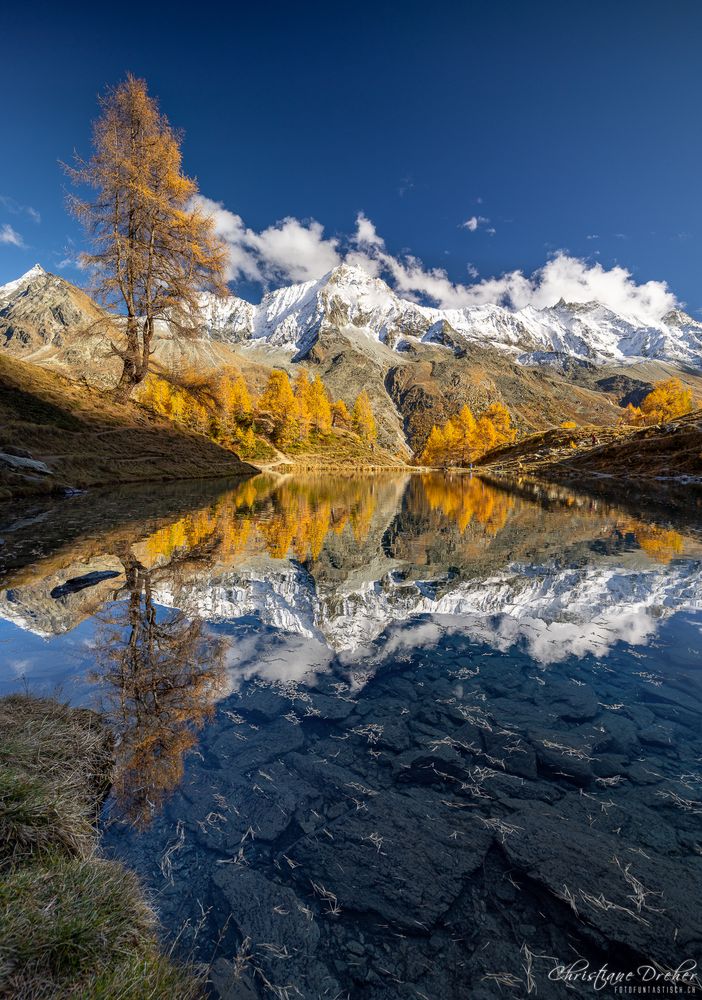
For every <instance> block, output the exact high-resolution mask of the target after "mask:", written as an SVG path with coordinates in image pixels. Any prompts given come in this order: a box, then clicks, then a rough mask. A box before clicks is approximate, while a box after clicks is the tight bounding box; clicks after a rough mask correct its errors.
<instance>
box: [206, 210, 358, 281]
mask: <svg viewBox="0 0 702 1000" xmlns="http://www.w3.org/2000/svg"><path fill="white" fill-rule="evenodd" d="M196 203H197V204H198V205H199V207H200V208H202V209H203V211H205V212H206V213H207V214H208V215H211V216H212V218H213V219H214V223H215V229H216V231H217V234H218V235H219V236H220V237H221V238H222V239H223V240H224V241H225V242H226V243H227V245H228V247H229V273H228V275H227V276H228V278H229V280H230V281H234V280H236V279H239V278H248V279H249V280H251V281H258V282H260V283H262V284H268V283H270V282H275V281H277V280H281V281H311V280H313V279H315V278H321V277H322V275H323V274H326V273H327V271H330V270H331V269H332V268H333V267H335V266H336V265H337V264H339V263H341V259H342V258H341V255H340V253H339V241H338V240H337V239H336V238H334V237H332V238H329V239H326V238H325V237H324V227H323V226H322V224H321V223H319V222H315V221H314V219H313V220H311V221H310V222H308V223H305V222H300V220H299V219H294V218H292V217H288V218H286V219H283V220H282V221H280V222H277V223H276V224H275V225H273V226H268V228H266V229H264V230H262V231H261V232H260V233H257V232H255V231H254V230H253V229H249V228H248V227H247V226H246V225H245V224H244V221H243V219H242V218H241V216H239V215H235V214H234V212H230V211H229V210H228V209H226V208H225V207H224V206H223V205H222V204H221V203H220V202H216V201H212V200H211V199H209V198H204V197H202V196H198V198H197V199H196ZM371 225H372V224H371Z"/></svg>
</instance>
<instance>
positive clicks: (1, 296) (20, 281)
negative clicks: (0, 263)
mask: <svg viewBox="0 0 702 1000" xmlns="http://www.w3.org/2000/svg"><path fill="white" fill-rule="evenodd" d="M45 274H46V271H45V270H44V268H43V267H42V266H41V264H35V265H34V267H30V269H29V270H28V271H26V272H25V273H24V274H22V275H20V277H19V278H15V280H14V281H8V282H7V284H6V285H0V306H2V305H4V304H5V303H6V302H9V300H10V299H11V298H12V297H13V296H14V295H15V293H16V292H20V291H23V290H24V289H26V288H28V287H29V285H30V284H31V283H32V282H33V281H34V279H35V278H42V277H44V275H45Z"/></svg>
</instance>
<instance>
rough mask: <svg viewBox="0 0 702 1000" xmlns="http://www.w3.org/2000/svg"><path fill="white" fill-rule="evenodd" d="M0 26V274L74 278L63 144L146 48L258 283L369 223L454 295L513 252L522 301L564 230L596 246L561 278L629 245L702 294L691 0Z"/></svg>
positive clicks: (146, 15) (235, 252)
mask: <svg viewBox="0 0 702 1000" xmlns="http://www.w3.org/2000/svg"><path fill="white" fill-rule="evenodd" d="M3 43H4V44H3V76H4V80H5V88H4V89H5V97H4V101H3V111H2V125H3V127H2V134H3V138H4V142H3V146H4V149H3V155H2V158H1V160H0V196H2V197H1V198H0V282H3V281H6V280H9V279H11V278H13V277H16V276H17V275H18V274H19V273H21V272H22V271H23V270H26V269H27V268H28V267H29V266H31V265H32V264H33V263H34V262H35V261H37V260H38V261H39V262H41V263H42V264H43V265H44V266H45V267H46V268H47V269H49V270H54V271H58V270H60V271H61V273H63V274H64V275H65V276H66V277H67V278H69V279H71V280H75V281H80V279H81V274H80V272H79V271H78V270H76V269H75V266H74V264H73V263H72V261H73V260H74V259H75V254H76V249H77V248H79V247H80V241H81V236H80V232H79V230H78V229H77V227H76V225H75V224H74V223H73V222H72V221H71V220H70V219H69V218H68V217H67V215H66V212H65V208H64V191H65V187H66V181H65V179H64V177H63V175H62V172H61V169H60V167H59V163H58V161H59V160H62V159H63V160H65V159H70V157H71V155H72V151H73V149H74V148H76V149H78V150H79V151H80V152H87V151H88V147H89V136H90V121H91V119H92V118H93V117H94V116H95V113H96V95H97V93H98V92H101V91H102V90H103V89H104V87H105V85H106V84H108V83H114V82H116V81H118V80H120V79H121V78H122V77H123V76H124V74H125V72H126V71H127V70H130V71H132V72H133V73H135V74H137V75H140V76H144V77H146V79H147V80H148V82H149V85H150V89H151V91H152V92H153V93H154V94H156V95H158V97H159V98H160V101H161V104H162V107H163V110H164V111H165V112H166V114H167V115H168V116H169V118H170V119H171V121H172V123H173V124H174V125H176V126H178V127H182V128H183V129H184V130H185V133H186V137H185V144H184V162H185V168H186V170H187V172H189V173H190V174H193V175H195V176H196V177H197V178H198V181H199V184H200V189H201V191H202V193H203V195H204V196H205V197H206V198H207V199H210V200H211V201H212V203H217V205H218V206H221V207H220V208H218V209H217V211H219V212H220V213H221V215H220V218H219V221H220V225H221V227H222V231H223V233H224V234H225V235H228V238H229V239H230V242H231V243H232V259H233V265H232V276H233V277H234V278H235V279H236V284H235V286H234V287H235V288H237V289H238V290H239V291H242V292H245V293H246V294H248V295H249V297H252V298H255V297H257V296H258V295H260V291H261V284H262V283H263V285H269V286H270V285H275V284H277V283H283V282H287V281H290V280H295V279H296V278H298V277H306V276H315V274H316V273H317V271H318V270H319V269H320V268H321V267H323V266H324V264H325V263H326V262H329V261H334V260H335V259H337V258H338V257H340V256H343V255H344V253H345V252H347V250H349V249H350V250H351V251H352V252H356V253H357V252H359V250H364V246H362V243H363V240H364V239H370V240H371V242H370V243H368V242H366V244H365V251H369V250H370V253H368V252H366V256H367V257H368V256H370V257H372V258H373V259H374V260H376V262H378V260H379V257H380V264H378V268H379V269H380V268H381V266H382V271H383V273H384V274H387V275H388V277H390V278H391V279H392V280H393V281H394V283H395V284H396V285H398V287H400V289H401V290H403V291H404V292H406V293H407V294H409V295H415V296H419V297H427V296H428V297H429V299H430V300H433V301H436V302H438V303H440V304H443V305H452V304H462V303H463V302H464V301H472V298H471V296H472V295H473V293H471V292H470V291H465V290H466V289H469V288H470V286H471V285H473V284H474V283H476V282H478V283H479V282H481V281H484V279H486V278H489V277H491V276H499V275H501V274H503V273H505V272H513V271H515V270H519V271H521V272H523V273H524V275H526V276H527V279H528V280H527V291H525V292H524V294H523V295H522V297H521V299H519V296H517V299H518V301H517V304H524V301H525V300H526V298H528V296H529V292H528V287H532V288H533V287H534V286H540V285H542V284H543V283H544V280H545V279H544V275H543V272H542V273H541V274H539V275H537V277H536V278H535V279H529V278H528V276H530V275H532V273H533V272H534V271H537V269H540V268H543V266H544V264H545V263H546V262H547V261H548V259H549V258H550V257H552V256H553V255H554V254H555V253H556V252H557V251H563V255H562V256H561V258H560V260H561V262H563V261H564V260H565V261H580V260H582V261H584V262H585V263H584V264H583V265H580V267H581V270H580V271H578V265H576V264H568V265H566V266H561V267H560V269H556V270H553V269H552V271H551V272H549V273H548V274H547V275H546V280H547V282H548V284H549V289H551V288H552V287H553V288H555V284H556V283H557V281H559V280H561V278H563V281H564V282H565V286H566V290H568V288H569V287H570V285H572V283H575V284H576V285H577V283H578V281H580V282H581V283H582V282H583V281H584V284H585V285H586V286H588V287H589V285H588V282H589V278H588V277H587V275H588V274H590V273H594V272H591V270H590V269H591V268H592V267H593V266H594V265H599V267H601V268H603V269H605V270H609V269H610V268H612V267H613V266H616V265H618V266H619V267H622V268H625V269H626V270H627V271H629V272H631V275H632V278H631V279H628V278H626V277H625V276H623V275H622V273H621V272H615V274H617V275H618V280H619V281H620V283H623V286H626V287H627V288H629V289H631V287H632V282H634V283H637V284H639V283H645V282H649V281H657V282H658V281H661V282H667V284H668V285H669V287H670V289H671V290H672V292H673V293H674V294H675V295H676V296H677V297H678V298H679V299H680V300H682V301H685V302H686V303H687V306H688V308H689V310H690V311H691V312H693V313H695V312H697V311H699V310H700V309H702V287H701V285H700V262H701V254H700V249H701V241H702V198H701V197H700V190H701V188H702V121H701V119H700V113H699V107H700V102H701V98H702V59H700V56H699V53H700V51H701V48H702V7H700V5H699V4H698V3H695V2H687V0H673V2H669V3H667V4H662V3H660V2H655V3H654V2H651V3H649V2H647V0H639V2H635V0H631V2H630V0H619V2H617V3H615V4H612V3H611V2H609V3H605V2H600V0H591V2H589V3H587V4H585V3H580V2H578V3H562V2H559V3H551V2H538V0H535V2H531V3H527V2H505V0H490V2H479V3H456V2H453V3H445V2H441V0H437V2H434V3H431V4H427V3H424V4H419V3H414V2H413V0H408V2H406V3H403V4H397V3H389V2H388V3H384V2H382V0H376V2H375V3H372V4H370V3H365V2H363V0H358V2H357V3H355V4H353V5H349V6H344V5H339V6H333V5H332V6H331V7H330V6H329V5H328V4H316V3H308V4H306V5H303V6H301V7H296V5H291V4H278V3H275V2H272V3H265V4H256V5H254V4H247V5H231V6H230V7H229V8H228V9H224V7H223V6H221V5H207V4H201V5H193V6H191V7H189V8H188V13H187V14H185V13H184V14H182V15H178V14H177V12H174V8H172V9H171V12H170V13H169V14H165V13H163V8H161V9H159V7H158V6H157V5H148V4H143V3H141V4H138V5H137V4H132V3H130V2H127V3H124V4H122V5H120V7H119V10H116V9H115V8H114V7H109V6H104V5H103V6H100V5H94V4H91V5H87V4H85V5H83V4H81V3H72V4H70V5H67V6H65V7H64V8H63V9H61V6H60V5H58V4H44V3H42V2H35V3H33V4H32V5H31V6H30V7H29V8H25V9H24V10H21V9H20V7H19V5H16V8H15V10H14V11H12V10H9V9H8V8H7V6H6V7H5V12H4V15H3ZM359 213H363V215H362V217H361V226H360V228H359V227H358V218H359ZM285 219H288V220H293V221H290V222H289V223H287V224H285V223H283V222H282V220H285ZM233 220H238V221H233ZM312 220H314V221H315V222H316V223H317V224H318V225H317V226H316V227H314V226H312V227H311V221H312ZM469 220H475V221H474V222H472V221H471V222H470V224H469V225H465V223H466V222H469ZM237 227H238V228H237ZM354 233H356V242H355V243H353V242H349V241H351V240H353V236H354ZM15 236H16V238H15ZM380 240H382V241H383V242H382V245H381V243H380ZM373 241H375V242H373ZM17 243H19V244H21V245H17ZM365 251H364V252H365ZM408 255H411V257H412V259H411V260H408ZM393 262H394V263H393ZM437 269H440V270H441V271H442V272H445V274H443V275H437ZM583 274H584V275H585V278H584V279H583ZM427 275H428V276H429V277H428V278H425V277H424V276H427ZM432 276H433V277H432ZM597 276H598V282H599V283H600V284H601V283H602V281H603V280H605V279H606V276H604V277H603V276H602V274H601V273H600V272H599V270H598V272H597ZM627 283H628V284H627ZM481 287H482V291H481V292H480V294H479V296H478V300H482V299H485V298H486V297H487V296H488V295H489V294H490V290H491V288H493V290H494V293H495V296H499V295H502V294H504V292H505V288H506V287H509V288H512V287H513V283H512V284H510V283H509V282H507V285H506V284H505V283H504V282H502V283H499V282H498V283H496V284H495V285H494V286H486V285H483V286H481ZM594 287H595V288H597V287H599V285H598V283H597V282H595V285H594ZM452 288H453V289H456V288H458V292H457V293H454V292H452V291H451V289H452ZM659 293H660V289H658V286H655V287H653V286H652V288H651V295H652V296H653V300H654V305H655V303H657V302H659V301H661V302H663V301H665V302H666V303H667V302H668V301H669V300H667V299H665V298H664V296H662V294H659ZM549 294H551V292H550V291H549ZM613 294H614V293H613ZM566 297H568V296H566ZM624 298H626V295H624ZM649 298H650V296H649ZM614 300H615V301H616V295H615V296H614ZM535 301H536V304H543V295H542V296H541V298H538V297H537V298H536V300H535Z"/></svg>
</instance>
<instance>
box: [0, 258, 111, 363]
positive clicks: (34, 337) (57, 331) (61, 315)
mask: <svg viewBox="0 0 702 1000" xmlns="http://www.w3.org/2000/svg"><path fill="white" fill-rule="evenodd" d="M109 326H110V319H109V317H108V316H107V315H106V314H105V313H104V312H103V311H102V310H101V309H99V308H98V306H96V305H95V303H94V302H93V300H92V299H91V298H90V297H89V296H87V295H86V294H85V293H84V292H82V291H81V290H80V289H79V288H76V287H75V285H71V284H70V283H69V282H68V281H64V280H63V278H59V277H57V276H56V275H54V274H48V273H47V272H46V271H45V270H44V269H43V268H42V267H41V265H40V264H35V265H34V267H33V268H32V269H31V270H30V271H27V273H26V274H23V275H22V277H21V278H18V279H17V280H16V281H11V282H10V283H9V284H7V285H3V286H2V287H0V346H2V347H3V348H4V349H5V350H7V351H9V352H10V353H11V354H15V355H17V356H18V357H22V358H29V357H32V358H33V359H36V360H38V359H39V358H41V357H45V356H49V355H50V354H51V353H52V349H53V350H56V349H60V348H66V347H67V346H68V344H69V342H70V341H73V340H76V339H78V338H87V340H88V341H90V342H93V341H95V340H98V341H99V340H104V339H105V336H106V335H108V334H109Z"/></svg>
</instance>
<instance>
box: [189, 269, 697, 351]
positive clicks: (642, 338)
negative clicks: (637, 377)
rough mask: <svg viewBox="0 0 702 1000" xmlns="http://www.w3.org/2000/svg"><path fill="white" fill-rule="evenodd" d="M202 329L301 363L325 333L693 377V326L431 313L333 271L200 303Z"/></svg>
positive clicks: (594, 315)
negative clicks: (667, 368)
mask: <svg viewBox="0 0 702 1000" xmlns="http://www.w3.org/2000/svg"><path fill="white" fill-rule="evenodd" d="M205 314H206V315H205V324H206V326H207V328H208V330H209V332H210V335H211V336H213V337H216V338H217V339H222V340H235V341H237V342H239V341H247V342H248V343H249V344H251V345H258V346H270V347H276V348H279V349H283V350H287V351H290V352H291V353H293V354H304V353H305V352H306V351H307V350H309V348H310V347H311V346H312V345H313V344H314V342H315V341H316V340H317V338H318V337H319V336H320V335H322V334H323V333H324V331H325V330H326V329H330V330H331V329H335V330H340V331H341V332H344V333H346V334H347V335H349V336H351V337H352V338H363V337H365V338H368V339H370V340H373V341H376V342H380V343H383V344H386V345H387V346H388V347H390V348H392V349H395V350H402V349H403V347H406V346H407V344H408V343H410V342H411V341H415V342H416V341H421V342H425V343H440V344H442V343H443V344H445V345H446V346H449V347H458V348H461V347H463V348H468V347H470V346H471V345H484V346H492V347H496V348H499V349H502V350H505V351H508V352H509V353H511V354H513V355H514V357H515V360H517V361H519V362H520V363H523V364H524V363H525V364H539V363H541V361H542V360H544V355H545V356H551V357H552V356H553V355H554V354H555V355H565V356H568V357H572V358H578V359H582V360H587V361H591V362H593V363H595V364H600V363H605V362H612V361H615V362H626V361H632V360H638V359H642V358H647V359H656V360H660V361H672V362H677V363H679V364H689V365H693V366H695V367H702V323H700V322H698V321H696V320H694V319H692V317H690V316H687V315H686V314H685V313H683V312H681V311H680V310H675V311H674V312H673V313H669V314H668V315H667V316H665V317H663V318H662V319H661V320H660V321H659V322H657V323H655V324H652V323H650V322H643V321H641V320H639V319H638V318H637V317H635V316H632V315H621V314H618V313H615V312H613V311H612V310H611V309H608V308H606V307H605V306H603V305H601V304H600V303H598V302H588V303H566V302H564V301H562V300H561V301H560V302H558V303H557V304H556V305H554V306H551V307H548V308H543V309H536V308H534V307H533V306H527V307H526V308H524V309H520V310H511V309H508V308H506V307H504V306H498V305H481V306H469V307H465V308H462V309H437V308H433V307H430V306H423V305H420V304H418V303H416V302H412V301H409V300H407V299H402V298H400V297H399V296H398V295H397V294H396V293H395V292H394V291H393V290H392V289H391V288H390V287H389V286H388V285H387V284H386V283H385V282H384V281H383V280H382V279H380V278H374V277H372V276H370V275H368V274H367V273H366V272H365V271H364V270H362V269H361V268H359V267H355V266H352V265H349V264H341V265H339V266H338V267H336V268H334V270H333V271H331V272H330V273H329V274H327V275H325V276H324V277H323V278H321V279H319V280H318V281H308V282H305V283H304V284H299V285H291V286H289V287H286V288H280V289H277V290H275V291H272V292H269V293H268V294H266V295H265V296H264V297H263V299H262V301H261V303H260V304H259V305H257V306H253V305H251V304H250V303H248V302H244V301H243V300H242V299H238V298H236V297H234V296H232V297H231V299H226V300H223V301H221V300H220V301H219V302H217V303H216V304H215V303H213V302H212V301H211V300H210V299H208V300H207V305H206V309H205Z"/></svg>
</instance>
